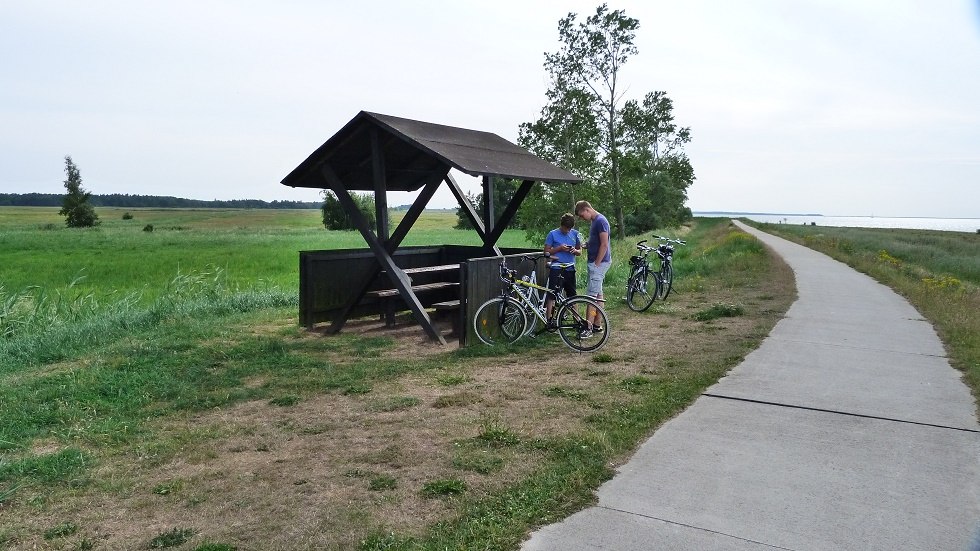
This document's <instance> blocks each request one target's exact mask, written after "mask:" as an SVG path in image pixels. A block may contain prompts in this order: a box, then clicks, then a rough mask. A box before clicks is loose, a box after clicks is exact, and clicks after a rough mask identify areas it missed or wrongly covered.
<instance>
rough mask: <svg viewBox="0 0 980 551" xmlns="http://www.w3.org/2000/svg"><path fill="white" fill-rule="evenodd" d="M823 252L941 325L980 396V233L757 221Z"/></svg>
mask: <svg viewBox="0 0 980 551" xmlns="http://www.w3.org/2000/svg"><path fill="white" fill-rule="evenodd" d="M754 225H755V226H756V227H759V228H760V229H762V230H765V231H767V232H770V233H774V234H776V235H780V236H782V237H785V238H788V239H791V240H794V241H796V242H798V243H801V244H803V245H806V246H808V247H811V248H813V249H816V250H818V251H821V252H823V253H826V254H828V255H830V256H831V257H833V258H836V259H837V260H840V261H842V262H844V263H846V264H848V265H850V266H852V267H854V268H855V269H857V270H859V271H861V272H864V273H866V274H868V275H870V276H871V277H874V278H875V279H877V280H878V281H880V282H882V283H884V284H885V285H888V286H889V287H891V288H893V289H895V290H896V291H897V292H899V293H900V294H902V295H903V296H904V297H905V298H907V299H908V300H909V302H911V303H912V305H913V306H915V307H916V309H918V310H919V312H920V313H922V315H923V316H925V317H926V318H927V319H928V320H929V321H930V322H932V324H933V325H934V326H935V327H936V330H937V331H938V332H939V335H940V337H941V338H942V341H943V343H944V344H945V345H946V349H947V352H948V354H949V357H950V361H951V363H952V364H953V366H954V367H956V368H957V369H959V370H961V371H963V372H964V373H965V375H966V377H965V380H966V381H967V383H968V384H969V385H970V387H971V388H972V389H973V394H974V396H976V397H977V398H978V399H980V234H972V233H965V232H944V231H931V230H893V229H874V228H833V227H815V226H790V225H786V224H754Z"/></svg>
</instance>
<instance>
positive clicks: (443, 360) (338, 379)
mask: <svg viewBox="0 0 980 551" xmlns="http://www.w3.org/2000/svg"><path fill="white" fill-rule="evenodd" d="M130 212H131V213H132V214H133V215H134V219H133V220H126V221H124V220H122V213H123V211H122V210H120V209H100V211H99V214H100V216H101V217H102V219H103V221H104V223H103V225H102V226H100V227H99V228H95V229H92V230H82V231H73V230H68V229H64V228H62V227H61V226H60V220H59V219H58V217H57V216H56V214H55V211H54V209H47V210H45V209H9V210H8V209H0V240H2V248H0V260H2V261H3V262H4V266H5V270H4V271H3V276H2V277H3V278H4V279H3V286H4V289H5V290H4V292H3V296H2V299H3V300H2V301H0V308H3V310H0V319H3V325H0V327H3V328H4V333H3V335H4V336H3V337H2V338H0V347H2V349H0V419H3V420H4V422H3V424H2V425H0V549H35V548H40V549H120V548H123V549H143V548H162V547H167V546H172V547H175V548H180V549H195V550H197V551H203V550H207V549H210V550H215V549H234V548H238V549H255V548H320V549H351V548H360V549H365V550H370V549H446V548H452V549H457V548H475V547H479V548H493V549H513V548H516V546H517V545H518V543H519V542H520V540H521V539H522V538H523V537H524V536H525V534H526V533H527V531H528V530H530V529H531V528H533V527H534V526H538V525H540V524H543V523H546V522H549V521H552V520H555V519H557V518H561V517H562V516H564V515H567V514H569V513H571V512H572V511H574V510H576V509H578V508H580V507H582V506H584V505H586V504H588V503H589V502H590V500H591V499H592V491H593V490H594V489H595V488H596V487H597V486H598V485H599V484H600V483H601V482H602V481H603V480H605V479H606V478H608V477H609V476H610V474H611V472H612V471H611V465H614V464H616V463H617V462H619V461H621V460H622V459H623V458H625V457H626V456H627V455H628V454H629V453H630V451H631V450H632V449H633V447H634V446H635V445H637V443H638V442H639V441H641V440H642V438H643V437H644V436H645V435H647V434H649V432H650V431H651V430H652V429H653V428H654V427H656V426H657V425H658V424H660V423H661V422H663V421H664V420H666V419H668V418H670V417H671V416H672V415H674V414H676V413H677V412H678V411H679V410H680V409H682V408H683V407H685V406H686V405H687V404H688V403H690V402H691V401H692V400H693V399H695V398H696V397H697V396H698V394H699V393H700V392H701V391H702V390H703V389H704V388H705V387H707V386H708V385H710V384H711V383H713V382H714V381H715V380H717V379H718V377H720V376H721V375H722V374H723V373H725V371H726V370H727V369H729V368H730V367H732V366H733V365H735V364H736V363H738V362H739V361H740V360H741V358H742V357H744V355H745V354H746V353H748V351H750V350H751V349H752V348H754V347H755V346H756V345H757V344H758V342H759V341H760V340H761V339H762V338H763V337H764V336H765V335H766V334H767V333H768V331H769V329H770V328H771V327H772V325H773V324H775V322H776V321H777V320H778V319H779V317H780V315H781V314H782V312H784V311H785V310H786V308H788V305H789V303H790V301H791V300H792V298H793V288H792V277H791V274H790V273H789V272H788V270H787V269H786V268H785V266H784V265H783V264H782V263H780V262H778V261H774V260H773V259H771V258H770V257H769V256H768V254H767V253H766V251H765V249H764V248H763V247H761V246H760V245H759V244H758V243H757V242H755V241H754V240H752V239H751V238H749V237H748V236H747V235H745V234H744V233H742V232H739V231H737V230H735V229H734V228H733V227H731V226H730V225H729V224H728V223H727V221H724V220H700V221H698V222H697V224H695V225H694V226H693V227H692V228H683V229H680V230H677V231H678V232H679V233H682V234H683V235H684V237H685V238H686V239H688V240H689V242H690V245H689V246H688V247H684V248H681V249H679V250H678V254H677V257H676V267H677V283H676V291H675V294H672V296H671V298H670V300H669V301H668V302H667V303H658V304H655V305H654V307H653V308H651V310H650V311H648V312H647V313H645V314H635V313H633V312H631V311H629V310H628V309H627V308H625V306H624V305H623V304H622V303H621V301H619V300H616V299H617V298H618V296H619V295H620V294H621V289H622V287H623V284H624V281H623V280H624V278H625V276H626V269H625V266H623V265H622V262H620V263H619V264H618V265H617V266H616V267H615V268H614V269H613V270H611V271H610V274H609V276H608V278H607V289H609V292H608V295H609V297H610V299H611V300H610V303H609V305H608V310H609V313H610V319H611V324H612V327H613V329H612V330H613V332H612V333H611V335H610V340H609V343H608V344H607V345H606V347H605V348H604V349H603V350H602V351H601V352H600V353H597V354H591V355H589V354H583V355H574V354H570V353H569V352H568V351H567V349H566V348H565V347H564V346H563V345H561V343H560V341H558V340H557V339H554V338H541V339H538V340H535V341H529V342H526V343H525V342H522V343H519V344H518V345H515V346H513V347H510V348H502V349H488V348H485V347H474V348H469V349H465V350H443V349H442V348H440V347H438V346H435V345H433V344H432V343H431V342H429V341H427V340H426V339H425V338H424V336H423V334H422V333H421V331H420V330H419V329H418V328H417V326H414V325H413V324H411V323H402V324H399V326H397V327H396V328H395V329H393V330H385V329H383V328H381V327H380V326H378V324H377V323H376V322H375V321H374V320H364V322H365V323H352V324H350V326H349V329H348V330H347V331H345V333H344V334H341V335H336V336H330V337H325V336H322V335H319V334H317V333H308V332H306V331H304V330H302V329H300V328H298V327H297V325H296V304H295V300H296V274H295V272H296V265H297V254H296V253H297V251H299V250H302V249H320V248H337V247H363V244H362V243H361V241H360V238H359V237H358V236H357V235H356V234H353V233H349V232H326V231H324V230H323V229H322V228H320V227H319V223H318V218H317V214H316V213H315V212H311V211H292V212H282V211H274V212H266V211H234V212H225V211H220V212H218V211H154V210H139V209H130ZM452 221H453V220H452V215H451V214H448V215H446V214H438V215H435V216H429V215H427V216H426V217H424V218H423V219H422V220H421V221H420V224H419V226H418V228H417V230H413V232H412V233H411V234H410V235H409V238H408V241H409V242H410V243H412V244H433V243H447V242H448V243H475V235H470V232H457V231H455V230H451V229H449V226H451V224H452ZM146 224H153V225H154V231H153V232H152V233H150V232H143V231H142V227H143V226H145V225H146ZM52 225H53V226H54V227H53V228H52ZM503 244H505V245H508V246H527V245H528V244H527V243H526V242H525V241H524V237H523V233H522V232H506V234H505V243H503ZM632 251H633V248H632V242H624V243H615V248H614V255H615V257H616V258H617V259H619V260H620V261H624V260H625V259H626V258H628V256H629V255H630V254H632ZM25 263H28V264H29V265H28V266H24V264H25ZM7 268H9V271H8V269H7ZM80 270H84V271H83V272H82V273H83V275H84V276H85V279H83V280H82V281H81V282H79V283H78V284H77V285H75V286H68V285H67V283H66V282H69V281H71V280H72V279H73V278H75V276H76V275H77V274H78V273H79V271H80ZM32 286H36V287H32ZM617 289H618V291H617ZM129 293H139V295H138V296H136V295H131V294H129ZM718 312H720V314H718ZM556 350H558V352H557V353H556ZM244 519H247V522H243V520H244Z"/></svg>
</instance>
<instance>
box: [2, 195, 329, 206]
mask: <svg viewBox="0 0 980 551" xmlns="http://www.w3.org/2000/svg"><path fill="white" fill-rule="evenodd" d="M64 197H65V196H64V195H60V194H57V193H0V207H60V206H61V201H62V199H64ZM89 202H90V203H91V204H92V206H94V207H126V208H135V207H155V208H198V209H318V208H320V207H321V206H323V203H319V202H315V201H263V200H261V199H234V200H231V201H201V200H199V199H181V198H180V197H163V196H159V195H129V194H128V193H127V194H121V193H110V194H108V195H92V197H91V199H89Z"/></svg>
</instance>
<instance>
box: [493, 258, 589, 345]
mask: <svg viewBox="0 0 980 551" xmlns="http://www.w3.org/2000/svg"><path fill="white" fill-rule="evenodd" d="M567 267H568V266H567V265H565V266H562V269H563V270H564V268H567ZM525 277H527V276H525ZM534 277H535V279H537V277H536V276H534ZM529 280H530V277H528V280H525V279H524V278H521V279H517V278H514V279H513V280H505V283H506V284H507V285H508V287H507V289H505V290H504V292H503V293H502V294H501V296H502V297H506V296H508V295H510V294H513V295H515V297H514V298H515V300H517V301H518V302H519V303H520V304H521V305H522V306H524V308H525V309H526V310H528V311H530V312H531V313H532V314H534V317H536V318H537V319H538V320H539V321H540V322H541V323H542V324H543V326H542V329H540V330H538V331H537V334H541V333H543V332H544V331H547V330H548V317H547V315H546V312H547V309H546V306H545V305H546V304H547V301H548V298H549V297H550V298H551V299H552V300H554V301H555V305H554V307H553V308H554V310H553V312H554V311H558V310H559V309H561V307H562V306H564V305H565V303H566V302H567V301H568V297H566V296H565V293H564V291H562V290H560V289H559V290H558V291H554V290H552V289H549V288H547V287H543V286H541V285H538V284H537V283H535V282H531V281H529ZM522 287H523V288H524V289H521V288H522ZM532 295H534V296H535V298H537V297H540V298H538V300H537V301H535V300H534V299H532V298H531V296H532ZM572 314H573V315H574V316H575V319H576V320H584V319H585V317H584V316H582V314H580V313H578V312H577V311H575V310H574V309H573V310H572Z"/></svg>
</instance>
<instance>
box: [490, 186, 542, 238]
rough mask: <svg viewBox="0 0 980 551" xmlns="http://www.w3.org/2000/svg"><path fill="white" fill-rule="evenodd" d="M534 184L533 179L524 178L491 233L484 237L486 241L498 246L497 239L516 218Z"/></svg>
mask: <svg viewBox="0 0 980 551" xmlns="http://www.w3.org/2000/svg"><path fill="white" fill-rule="evenodd" d="M533 185H534V181H533V180H524V181H523V182H521V185H520V187H518V188H517V191H516V192H514V197H512V198H511V200H510V203H508V204H507V208H506V209H504V212H503V214H501V215H500V220H497V225H496V226H494V228H493V230H491V231H490V234H489V235H488V236H487V237H486V239H484V243H487V244H489V245H493V246H496V245H497V241H498V240H500V236H501V235H503V233H504V230H505V229H507V226H508V225H510V221H511V220H513V219H514V216H515V215H516V214H517V209H518V208H520V206H521V203H523V202H524V199H525V198H526V197H527V194H528V193H530V191H531V186H533Z"/></svg>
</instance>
